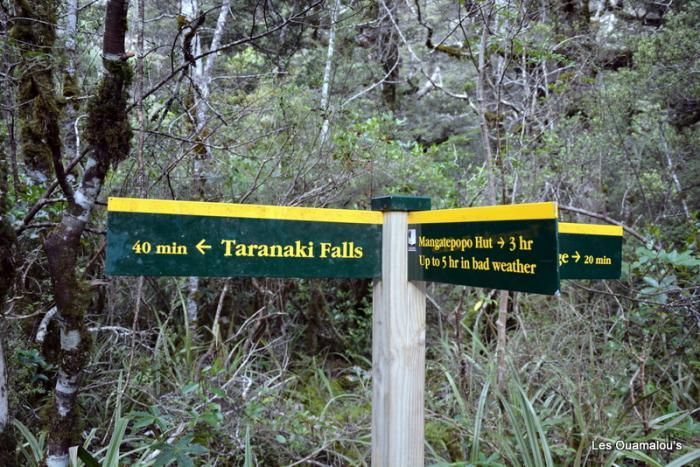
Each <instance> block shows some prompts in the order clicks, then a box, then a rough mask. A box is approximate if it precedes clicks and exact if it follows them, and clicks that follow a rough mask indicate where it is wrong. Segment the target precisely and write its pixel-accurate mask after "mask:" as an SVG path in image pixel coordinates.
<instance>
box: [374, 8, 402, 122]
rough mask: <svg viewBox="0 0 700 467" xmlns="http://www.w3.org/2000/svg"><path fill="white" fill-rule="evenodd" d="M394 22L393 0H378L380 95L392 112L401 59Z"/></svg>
mask: <svg viewBox="0 0 700 467" xmlns="http://www.w3.org/2000/svg"><path fill="white" fill-rule="evenodd" d="M392 18H393V21H392ZM394 22H396V23H397V24H398V15H397V14H396V4H395V3H394V0H379V18H378V23H379V56H380V60H381V62H382V69H383V70H384V75H385V79H384V82H383V83H382V97H383V98H384V103H385V104H386V105H387V107H389V109H391V111H392V112H393V111H395V110H396V106H397V102H396V95H397V92H396V89H397V88H398V83H399V68H400V63H399V60H400V59H401V56H400V55H399V37H398V33H397V32H396V27H395V26H394Z"/></svg>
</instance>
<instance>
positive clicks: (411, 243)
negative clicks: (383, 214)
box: [408, 229, 416, 251]
mask: <svg viewBox="0 0 700 467" xmlns="http://www.w3.org/2000/svg"><path fill="white" fill-rule="evenodd" d="M408 251H416V229H408Z"/></svg>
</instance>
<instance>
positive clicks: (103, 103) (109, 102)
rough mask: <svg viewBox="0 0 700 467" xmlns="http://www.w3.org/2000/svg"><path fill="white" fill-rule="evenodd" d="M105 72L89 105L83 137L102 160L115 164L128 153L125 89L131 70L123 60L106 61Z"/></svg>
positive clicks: (130, 78)
mask: <svg viewBox="0 0 700 467" xmlns="http://www.w3.org/2000/svg"><path fill="white" fill-rule="evenodd" d="M104 66H105V68H106V69H107V74H106V76H105V77H104V79H103V80H102V81H101V83H100V85H99V87H98V89H97V95H96V96H95V98H94V99H92V100H91V101H90V103H89V104H88V123H87V126H86V128H85V138H86V140H87V141H88V143H89V144H90V145H91V146H92V147H93V148H95V149H96V154H97V157H98V159H99V158H100V157H105V158H108V160H102V161H100V160H98V162H102V163H108V162H112V163H117V162H119V161H121V160H123V159H125V158H126V157H127V156H128V155H129V149H130V140H131V135H132V131H131V126H130V125H129V119H128V115H127V113H126V107H127V97H128V94H127V92H126V89H127V88H128V87H129V85H130V84H131V80H132V77H133V72H132V70H131V66H130V65H129V64H128V63H127V62H126V61H121V60H120V61H112V60H105V61H104Z"/></svg>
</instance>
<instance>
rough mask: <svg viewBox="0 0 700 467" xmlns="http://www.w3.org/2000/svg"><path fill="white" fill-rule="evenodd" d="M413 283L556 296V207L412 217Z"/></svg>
mask: <svg viewBox="0 0 700 467" xmlns="http://www.w3.org/2000/svg"><path fill="white" fill-rule="evenodd" d="M408 223H409V226H408V256H409V260H408V261H409V268H408V277H409V278H410V279H412V280H424V281H434V282H446V283H450V284H461V285H471V286H477V287H489V288H494V289H503V290H517V291H521V292H531V293H541V294H550V295H551V294H556V293H557V292H558V291H559V270H558V263H557V254H558V250H557V205H556V203H532V204H520V205H510V206H490V207H477V208H461V209H446V210H439V211H421V212H411V213H409V215H408Z"/></svg>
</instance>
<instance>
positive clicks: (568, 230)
mask: <svg viewBox="0 0 700 467" xmlns="http://www.w3.org/2000/svg"><path fill="white" fill-rule="evenodd" d="M559 233H565V234H580V235H611V236H616V237H621V236H622V227H620V226H619V225H599V224H573V223H570V222H560V223H559Z"/></svg>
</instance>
